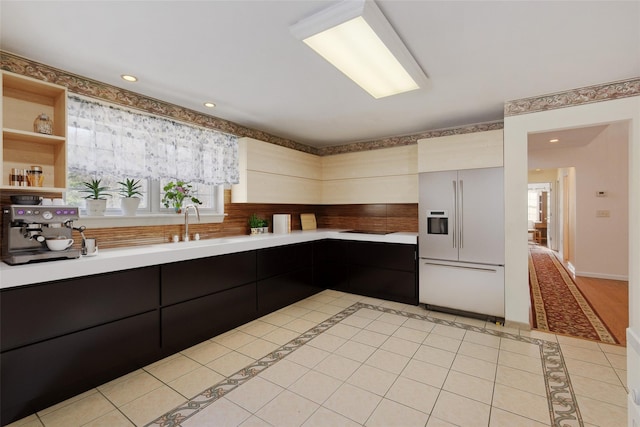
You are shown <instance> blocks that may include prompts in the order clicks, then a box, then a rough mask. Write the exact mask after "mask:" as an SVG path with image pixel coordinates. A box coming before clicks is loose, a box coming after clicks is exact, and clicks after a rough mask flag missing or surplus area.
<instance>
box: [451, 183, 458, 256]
mask: <svg viewBox="0 0 640 427" xmlns="http://www.w3.org/2000/svg"><path fill="white" fill-rule="evenodd" d="M451 182H452V183H453V221H452V222H453V227H451V236H452V240H453V248H454V249H455V248H457V246H456V238H457V233H456V223H457V222H458V188H457V187H456V181H455V180H453V181H451Z"/></svg>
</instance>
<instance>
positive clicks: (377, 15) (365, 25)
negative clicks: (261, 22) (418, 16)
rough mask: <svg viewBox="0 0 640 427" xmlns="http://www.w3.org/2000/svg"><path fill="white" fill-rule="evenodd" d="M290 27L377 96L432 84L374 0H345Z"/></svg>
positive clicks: (333, 63)
mask: <svg viewBox="0 0 640 427" xmlns="http://www.w3.org/2000/svg"><path fill="white" fill-rule="evenodd" d="M290 30H291V33H292V34H293V35H294V36H295V37H297V38H298V39H300V40H302V41H303V42H304V43H306V44H307V45H308V46H309V47H310V48H311V49H313V50H315V51H316V53H318V54H319V55H320V56H322V57H323V58H324V59H326V60H327V61H328V62H330V63H331V64H332V65H333V66H335V67H336V68H337V69H338V70H340V71H342V72H343V73H344V74H345V75H346V76H347V77H349V78H350V79H351V80H353V81H354V82H356V83H357V84H358V85H359V86H360V87H362V88H363V89H364V90H366V91H367V92H369V94H370V95H371V96H373V97H374V98H376V99H377V98H383V97H385V96H390V95H396V94H399V93H403V92H408V91H412V90H416V89H420V88H425V87H427V86H428V84H429V78H428V77H427V76H426V74H425V73H424V71H423V70H422V68H421V67H420V65H419V64H418V63H417V62H416V60H415V59H414V58H413V56H412V55H411V53H410V52H409V50H408V49H407V47H406V46H405V45H404V43H403V42H402V40H400V37H399V36H398V34H397V33H396V32H395V31H394V29H393V27H392V26H391V24H390V23H389V21H387V19H386V18H385V17H384V15H383V14H382V11H380V9H379V8H378V6H377V5H376V4H375V3H374V2H373V1H372V0H343V1H341V2H340V3H337V4H335V5H333V6H331V7H329V8H327V9H325V10H322V11H320V12H319V13H317V14H315V15H313V16H310V17H308V18H305V19H303V20H301V21H299V22H297V23H296V24H294V25H293V26H291V28H290Z"/></svg>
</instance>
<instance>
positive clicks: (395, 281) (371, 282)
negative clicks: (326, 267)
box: [349, 266, 418, 305]
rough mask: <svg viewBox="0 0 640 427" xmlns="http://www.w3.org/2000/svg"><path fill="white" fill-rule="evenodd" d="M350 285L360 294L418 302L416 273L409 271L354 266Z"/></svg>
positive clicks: (353, 290)
mask: <svg viewBox="0 0 640 427" xmlns="http://www.w3.org/2000/svg"><path fill="white" fill-rule="evenodd" d="M349 287H350V291H351V292H354V293H356V294H360V295H366V296H370V297H374V298H381V299H386V300H391V301H397V302H403V303H406V304H416V305H417V304H418V282H417V280H416V275H415V273H410V272H407V271H399V270H387V269H380V268H371V267H359V266H354V267H353V268H352V269H351V281H350V282H349Z"/></svg>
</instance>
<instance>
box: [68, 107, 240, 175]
mask: <svg viewBox="0 0 640 427" xmlns="http://www.w3.org/2000/svg"><path fill="white" fill-rule="evenodd" d="M68 133H69V135H68V143H67V145H68V169H69V171H70V172H74V173H78V174H89V175H96V176H103V175H109V176H114V177H118V178H119V179H125V178H135V179H147V178H150V179H154V180H159V179H179V180H183V181H188V182H198V183H203V184H212V185H218V184H237V183H238V138H237V137H236V136H233V135H229V134H225V133H221V132H216V131H213V130H209V129H204V128H201V127H197V126H192V125H188V124H184V123H178V122H175V121H173V120H170V119H165V118H162V117H158V116H151V115H147V114H143V113H139V112H135V111H131V110H127V109H124V108H122V107H120V106H117V105H115V104H109V103H104V102H98V101H95V100H93V99H88V98H84V97H80V96H76V95H73V96H69V102H68Z"/></svg>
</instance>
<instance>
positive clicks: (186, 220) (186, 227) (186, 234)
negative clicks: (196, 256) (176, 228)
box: [184, 204, 200, 242]
mask: <svg viewBox="0 0 640 427" xmlns="http://www.w3.org/2000/svg"><path fill="white" fill-rule="evenodd" d="M189 208H193V209H195V210H196V215H197V216H198V222H200V210H198V207H197V206H196V205H191V204H189V205H187V206H185V207H184V241H185V242H188V241H189Z"/></svg>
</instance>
